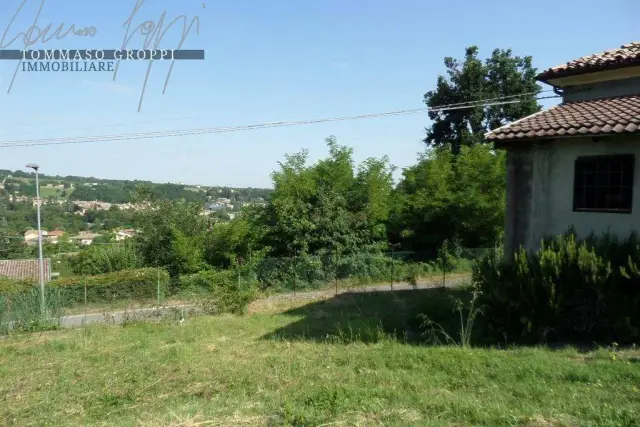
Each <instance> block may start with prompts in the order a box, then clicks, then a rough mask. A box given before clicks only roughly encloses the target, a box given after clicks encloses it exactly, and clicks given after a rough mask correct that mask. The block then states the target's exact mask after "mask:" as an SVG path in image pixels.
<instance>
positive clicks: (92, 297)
mask: <svg viewBox="0 0 640 427" xmlns="http://www.w3.org/2000/svg"><path fill="white" fill-rule="evenodd" d="M158 273H159V274H158ZM158 279H159V280H160V293H161V295H165V294H166V292H167V288H168V284H169V274H168V273H167V272H166V271H165V270H158V269H155V268H141V269H136V270H123V271H116V272H113V273H106V274H99V275H95V276H71V277H63V278H60V279H57V280H54V281H52V282H50V283H49V285H50V286H51V287H52V288H55V289H57V290H60V293H61V294H62V297H63V299H64V301H65V303H66V304H70V305H74V304H83V303H84V302H85V289H86V302H105V301H113V300H118V299H147V298H156V297H157V295H158Z"/></svg>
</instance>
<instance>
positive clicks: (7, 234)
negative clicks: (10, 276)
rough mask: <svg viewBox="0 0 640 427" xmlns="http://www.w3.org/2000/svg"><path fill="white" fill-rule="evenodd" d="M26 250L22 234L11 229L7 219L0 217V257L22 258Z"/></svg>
mask: <svg viewBox="0 0 640 427" xmlns="http://www.w3.org/2000/svg"><path fill="white" fill-rule="evenodd" d="M26 252H27V247H26V245H25V244H24V240H23V239H22V236H20V235H19V234H18V233H15V232H13V231H11V229H10V228H9V225H8V223H7V220H6V219H5V218H3V217H0V259H19V258H23V257H24V256H25V254H26Z"/></svg>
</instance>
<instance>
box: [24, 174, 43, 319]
mask: <svg viewBox="0 0 640 427" xmlns="http://www.w3.org/2000/svg"><path fill="white" fill-rule="evenodd" d="M26 167H28V168H30V169H33V170H34V171H35V172H36V210H37V213H38V214H37V215H38V261H39V267H40V311H41V312H42V314H43V315H44V313H45V311H46V307H47V306H46V302H45V299H44V261H43V260H42V230H41V229H40V182H39V181H38V169H40V166H38V165H36V164H35V163H29V164H28V165H27V166H26Z"/></svg>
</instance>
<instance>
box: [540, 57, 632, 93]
mask: <svg viewBox="0 0 640 427" xmlns="http://www.w3.org/2000/svg"><path fill="white" fill-rule="evenodd" d="M633 77H640V61H635V62H632V63H626V64H621V65H611V66H609V67H606V68H601V69H593V68H587V69H584V68H583V69H577V70H568V71H565V72H558V73H548V72H547V73H542V74H540V75H538V77H537V80H538V81H539V82H541V83H546V84H548V85H551V86H554V87H558V88H563V87H567V86H577V85H584V84H592V83H598V82H603V81H612V80H623V79H628V78H633Z"/></svg>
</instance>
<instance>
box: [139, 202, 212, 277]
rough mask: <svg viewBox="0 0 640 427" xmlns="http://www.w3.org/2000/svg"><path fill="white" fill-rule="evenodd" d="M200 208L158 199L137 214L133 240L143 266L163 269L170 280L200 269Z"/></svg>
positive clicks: (202, 222)
mask: <svg viewBox="0 0 640 427" xmlns="http://www.w3.org/2000/svg"><path fill="white" fill-rule="evenodd" d="M200 209H201V208H200V205H199V204H197V203H184V202H175V201H166V200H162V201H159V202H156V203H155V204H153V205H152V206H151V208H150V209H147V210H144V211H142V212H140V214H139V215H138V219H137V224H138V225H139V228H140V231H141V233H140V234H138V235H137V236H136V237H135V241H136V244H137V248H138V251H139V253H140V256H141V257H142V259H143V262H144V265H146V266H149V267H165V268H166V269H167V270H168V271H169V273H170V274H171V275H172V277H176V276H178V275H180V274H186V273H194V272H197V271H198V270H199V269H200V268H201V267H203V242H204V237H205V233H206V230H207V223H206V220H205V219H204V217H202V216H201V215H200Z"/></svg>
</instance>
